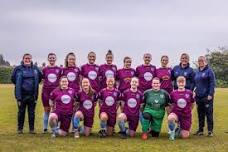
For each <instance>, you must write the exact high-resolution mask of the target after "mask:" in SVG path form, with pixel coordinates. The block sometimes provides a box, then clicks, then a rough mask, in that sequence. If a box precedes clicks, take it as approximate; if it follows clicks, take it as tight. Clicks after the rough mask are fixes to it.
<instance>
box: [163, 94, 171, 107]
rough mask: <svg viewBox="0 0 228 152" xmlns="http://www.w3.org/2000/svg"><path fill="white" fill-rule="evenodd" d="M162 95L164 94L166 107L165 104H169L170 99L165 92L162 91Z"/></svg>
mask: <svg viewBox="0 0 228 152" xmlns="http://www.w3.org/2000/svg"><path fill="white" fill-rule="evenodd" d="M164 95H165V106H166V107H167V106H169V105H171V99H170V96H169V94H168V93H167V92H164Z"/></svg>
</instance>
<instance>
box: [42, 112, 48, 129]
mask: <svg viewBox="0 0 228 152" xmlns="http://www.w3.org/2000/svg"><path fill="white" fill-rule="evenodd" d="M49 114H50V113H49V112H44V115H43V128H44V130H45V129H48V118H49Z"/></svg>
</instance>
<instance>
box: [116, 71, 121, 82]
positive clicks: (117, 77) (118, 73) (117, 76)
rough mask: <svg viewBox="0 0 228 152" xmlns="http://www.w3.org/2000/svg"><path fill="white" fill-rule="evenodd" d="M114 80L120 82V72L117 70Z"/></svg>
mask: <svg viewBox="0 0 228 152" xmlns="http://www.w3.org/2000/svg"><path fill="white" fill-rule="evenodd" d="M116 80H120V71H119V70H117V72H116Z"/></svg>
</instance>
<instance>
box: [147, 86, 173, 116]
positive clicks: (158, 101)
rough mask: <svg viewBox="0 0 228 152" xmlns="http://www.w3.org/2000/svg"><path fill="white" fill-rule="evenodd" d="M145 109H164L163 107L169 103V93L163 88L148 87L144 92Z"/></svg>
mask: <svg viewBox="0 0 228 152" xmlns="http://www.w3.org/2000/svg"><path fill="white" fill-rule="evenodd" d="M144 104H145V108H144V109H145V110H146V109H148V110H149V109H152V110H156V111H160V110H162V111H163V110H165V107H166V106H168V105H169V104H170V97H169V94H168V93H167V92H166V91H165V90H162V89H161V90H158V91H156V90H153V89H150V90H148V91H146V92H145V93H144Z"/></svg>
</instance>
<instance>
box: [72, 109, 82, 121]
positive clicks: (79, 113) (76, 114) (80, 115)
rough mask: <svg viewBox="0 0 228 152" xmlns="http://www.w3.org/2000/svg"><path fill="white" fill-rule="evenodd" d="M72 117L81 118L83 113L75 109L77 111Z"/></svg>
mask: <svg viewBox="0 0 228 152" xmlns="http://www.w3.org/2000/svg"><path fill="white" fill-rule="evenodd" d="M74 117H76V118H80V119H83V114H82V112H81V111H77V112H76V113H75V114H74Z"/></svg>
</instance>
